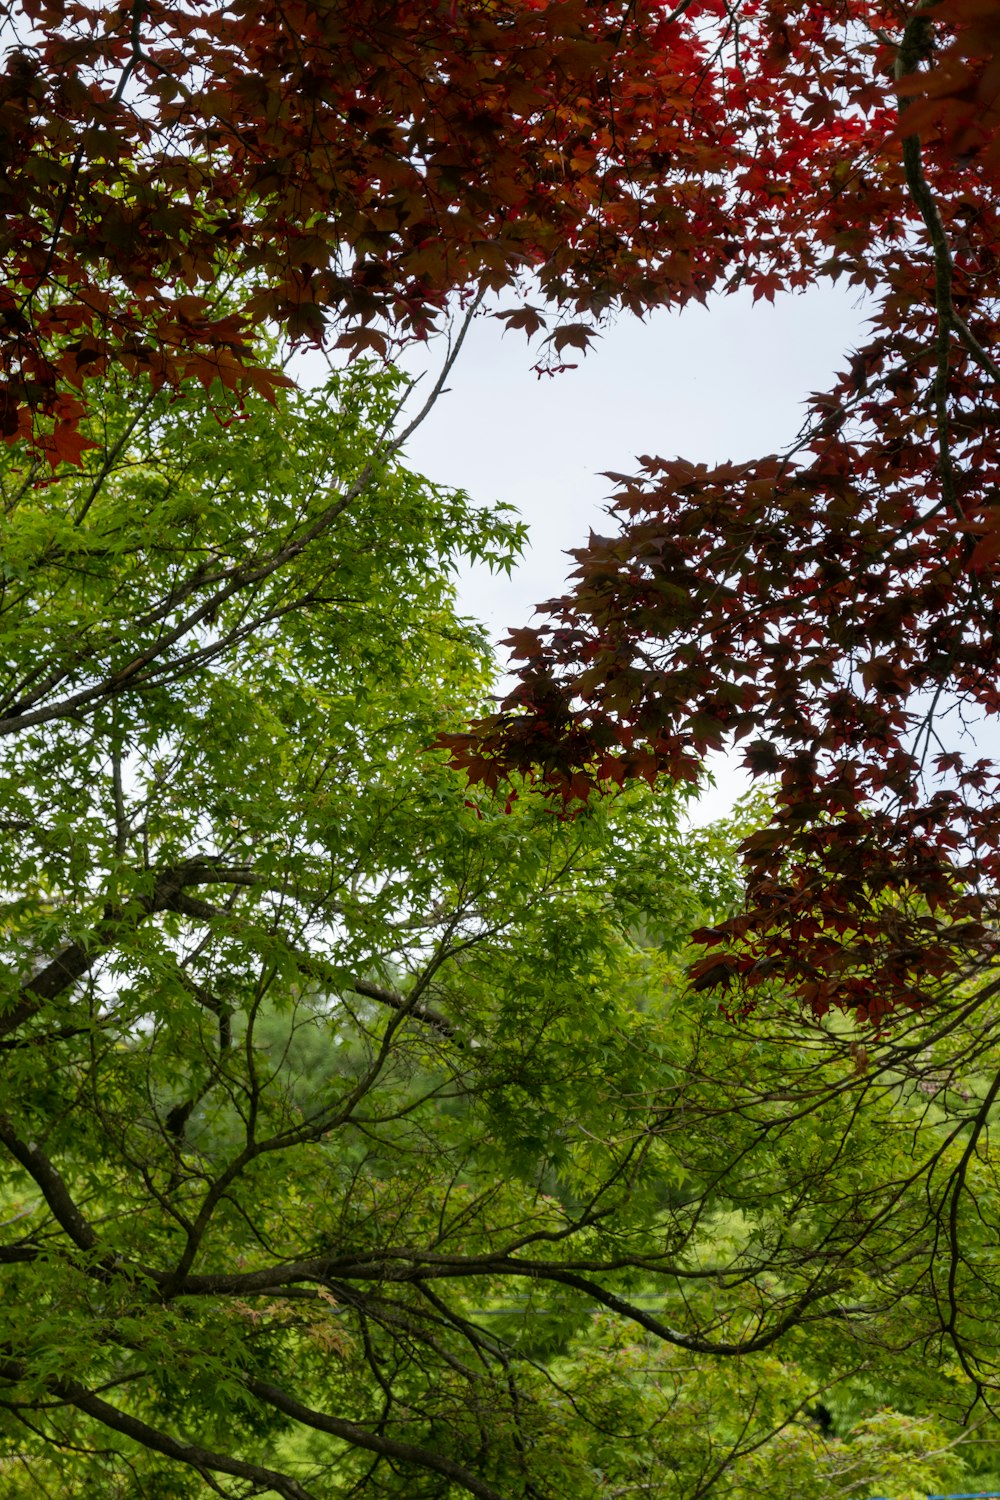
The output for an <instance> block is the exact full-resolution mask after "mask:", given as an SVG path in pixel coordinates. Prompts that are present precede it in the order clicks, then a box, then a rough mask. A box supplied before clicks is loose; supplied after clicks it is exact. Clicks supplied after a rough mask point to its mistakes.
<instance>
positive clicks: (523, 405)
mask: <svg viewBox="0 0 1000 1500" xmlns="http://www.w3.org/2000/svg"><path fill="white" fill-rule="evenodd" d="M864 315H865V314H864V309H863V307H862V304H861V300H860V298H859V295H858V292H857V290H856V289H848V288H846V287H835V286H824V287H820V288H816V289H813V290H812V291H810V292H808V293H805V294H802V295H799V296H790V295H785V296H782V297H779V298H777V299H776V301H775V303H774V305H773V306H772V305H771V304H768V303H766V302H757V303H753V302H752V300H751V298H750V295H749V293H745V294H736V295H734V296H731V297H727V298H716V299H713V300H712V301H711V302H710V304H709V306H708V307H707V308H702V307H697V306H692V307H689V308H687V309H685V311H684V312H683V313H681V314H677V313H665V312H660V313H656V314H654V315H652V316H651V317H650V318H648V319H647V320H646V321H645V322H639V320H638V319H636V318H632V317H623V318H621V319H620V320H619V321H618V322H617V323H616V324H614V325H613V326H612V327H610V328H607V329H606V330H605V331H604V334H603V336H602V338H601V339H600V340H598V341H597V342H596V343H595V345H594V346H593V348H592V351H591V352H590V353H589V354H588V355H586V356H582V355H580V356H577V355H575V354H568V355H567V356H566V357H568V358H579V367H578V368H577V369H575V370H568V371H566V372H564V373H563V374H561V375H557V376H555V377H551V378H550V377H548V376H542V377H541V378H539V377H538V376H536V375H535V374H534V373H533V371H532V369H531V366H532V364H533V363H534V361H535V360H536V359H537V358H538V354H537V352H536V351H535V350H534V346H532V348H529V347H528V346H527V345H526V343H525V340H524V337H523V335H521V334H518V333H516V332H511V333H508V334H507V335H506V336H504V335H503V329H502V325H501V324H500V323H498V322H497V321H496V319H493V318H489V317H483V318H477V320H476V321H475V323H474V324H473V326H472V328H471V329H470V331H469V334H468V337H467V339H466V342H465V346H464V348H463V349H462V352H461V354H460V356H459V359H458V363H457V364H456V367H455V370H454V372H453V375H452V378H451V381H450V388H449V390H448V391H447V393H446V394H443V395H442V396H441V398H440V399H439V401H438V402H437V404H436V406H435V407H434V409H433V411H432V412H431V413H430V414H429V416H428V417H427V419H426V421H425V422H424V423H423V425H422V426H421V427H420V429H419V430H418V431H417V432H416V433H415V434H414V435H413V437H412V438H411V439H410V441H409V443H408V444H407V447H406V459H407V462H408V464H409V465H410V466H412V467H413V468H415V469H417V470H419V471H420V472H421V473H423V474H426V475H427V477H428V478H430V479H433V480H436V481H438V482H439V483H444V484H450V485H455V486H458V487H460V488H462V489H465V490H468V491H469V493H470V494H471V495H472V497H473V499H475V500H477V501H479V502H480V503H483V504H486V503H490V502H493V501H498V500H499V501H503V502H505V503H507V504H510V505H512V506H514V507H515V508H516V509H517V510H518V511H519V512H520V513H521V515H522V517H523V518H524V520H525V521H526V522H527V523H528V526H529V528H530V533H531V543H530V546H529V548H528V550H527V551H526V553H525V556H524V558H523V560H522V562H521V564H520V566H519V567H517V568H516V569H515V570H514V572H513V575H512V576H511V577H510V578H507V577H506V576H505V575H503V574H499V575H491V574H490V572H489V570H488V569H487V568H485V567H475V568H472V567H469V568H467V569H465V570H464V571H463V572H462V574H461V575H460V579H459V603H460V607H461V609H462V611H463V612H464V613H466V614H469V615H472V616H474V617H475V618H477V619H479V620H483V621H484V622H485V623H486V625H487V627H488V629H489V632H490V635H491V637H492V638H493V640H494V642H498V641H499V640H500V639H502V637H503V636H504V635H505V634H506V632H507V630H508V629H510V627H511V626H515V625H525V624H528V623H529V622H530V620H531V617H532V614H533V612H534V609H535V606H536V605H537V604H539V603H541V602H543V601H544V600H546V599H550V598H552V597H554V596H556V595H559V594H561V593H563V592H565V579H566V575H567V573H568V571H569V570H570V568H571V567H572V566H573V564H572V560H571V559H570V558H568V557H566V555H565V553H566V551H567V549H569V548H571V547H579V546H582V545H583V544H584V543H585V542H586V540H587V534H588V532H589V530H590V529H591V527H593V529H594V530H595V531H598V532H603V533H604V534H608V533H609V531H610V530H611V524H610V523H609V521H608V518H607V516H606V515H605V512H604V504H605V501H606V499H607V497H608V496H609V494H610V493H611V490H612V485H611V482H610V481H609V480H607V479H605V478H602V477H601V475H602V471H604V470H614V471H618V472H620V473H625V474H630V473H633V472H635V471H636V469H637V468H638V464H637V462H636V459H637V455H639V454H658V455H660V456H662V457H666V458H673V457H675V456H678V455H679V456H681V457H684V458H688V459H691V460H694V461H696V462H704V463H718V462H723V461H725V460H727V459H734V460H744V459H751V458H758V457H761V456H763V455H764V454H766V453H771V452H776V451H780V450H781V449H783V448H785V447H787V446H788V445H789V443H790V442H791V441H792V440H793V439H794V437H795V435H796V433H797V432H798V430H799V426H800V424H801V421H802V417H803V402H804V400H805V398H806V397H807V395H808V394H809V392H810V391H814V390H826V389H828V388H829V387H830V386H831V385H832V384H833V375H834V372H835V371H836V370H838V369H840V368H842V367H843V363H844V356H845V353H846V351H847V350H849V349H850V348H852V347H853V346H855V345H856V344H857V343H858V342H859V341H860V339H861V332H862V324H863V321H864ZM429 353H430V354H431V356H432V357H433V362H432V363H430V364H429V365H428V369H429V371H431V372H433V371H434V370H435V368H439V362H440V357H441V349H440V346H438V347H435V346H434V345H433V344H432V345H431V347H430V350H429ZM408 363H409V365H410V367H411V368H413V369H419V368H420V366H419V364H418V363H417V362H416V360H414V359H412V358H411V359H410V360H409V361H408ZM432 379H433V374H432V373H431V374H428V376H427V377H426V380H425V381H424V382H421V387H418V393H417V394H415V396H414V398H413V401H414V409H416V407H417V405H418V403H419V399H420V395H419V392H420V391H421V390H422V388H423V387H425V386H429V384H430V382H431V381H432ZM499 656H500V659H501V662H502V660H503V653H502V652H501V653H499ZM710 764H711V770H712V773H713V775H714V776H715V778H716V783H717V784H716V787H715V788H714V789H712V790H710V791H708V792H706V793H705V795H704V796H703V797H702V799H701V800H700V802H699V804H698V806H697V808H696V809H695V811H694V814H693V821H694V822H695V823H703V822H708V821H711V820H712V819H713V818H717V817H722V816H724V815H725V814H726V813H727V812H728V811H729V810H730V808H731V806H732V803H733V801H734V800H735V798H736V797H738V796H739V795H740V794H741V793H742V792H744V791H745V790H747V788H748V787H749V785H750V778H749V777H748V776H747V775H746V774H745V773H744V772H743V771H742V769H741V768H740V765H739V755H738V754H736V755H730V756H726V755H722V756H714V757H712V758H711V762H710Z"/></svg>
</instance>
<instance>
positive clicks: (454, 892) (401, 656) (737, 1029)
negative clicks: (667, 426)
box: [0, 364, 1000, 1500]
mask: <svg viewBox="0 0 1000 1500" xmlns="http://www.w3.org/2000/svg"><path fill="white" fill-rule="evenodd" d="M400 390H401V382H400V380H399V378H398V377H395V376H392V375H391V374H388V373H385V372H381V373H376V372H374V371H372V370H371V369H366V368H364V367H363V366H361V365H357V364H356V365H355V366H354V367H353V370H352V371H351V373H350V374H349V375H348V376H344V375H341V376H339V377H337V378H336V379H333V380H331V382H330V383H329V384H328V385H327V386H326V387H325V388H322V389H318V390H316V391H313V392H311V393H308V394H301V393H295V394H291V395H289V394H286V393H284V392H281V393H278V397H277V400H276V403H275V405H274V406H271V405H269V404H268V403H267V402H265V401H263V400H262V399H260V398H258V397H253V396H251V397H248V415H247V418H246V420H245V421H242V422H239V423H235V424H233V425H232V426H231V427H230V428H228V429H224V428H222V427H221V426H220V425H219V423H218V421H217V419H216V415H215V412H214V409H213V408H214V402H215V399H216V398H215V396H214V395H213V394H212V393H207V394H206V393H205V392H203V391H202V390H201V389H200V388H199V386H198V384H197V382H191V381H189V382H187V384H186V385H185V386H184V387H183V388H182V389H181V391H180V392H179V393H177V394H173V393H171V392H169V391H166V390H161V391H160V392H158V393H152V392H151V391H150V389H149V385H148V383H147V382H142V381H140V382H132V381H131V380H129V379H127V378H126V377H125V376H124V375H123V374H122V372H120V371H118V372H115V374H114V377H113V378H111V379H109V380H108V381H107V382H106V383H105V385H104V387H103V388H102V389H101V390H99V391H95V393H94V397H93V401H94V408H93V410H92V413H91V416H90V417H89V418H88V419H87V422H86V425H85V427H84V429H83V430H84V434H85V436H86V437H87V438H88V440H89V441H90V442H92V443H93V444H94V446H93V447H91V448H86V449H85V450H84V451H83V455H82V462H81V463H80V464H76V465H71V464H63V465H60V466H59V468H58V469H57V470H56V472H55V473H54V474H52V475H48V474H46V473H45V471H44V469H43V470H42V471H41V474H40V473H39V466H38V463H37V459H36V458H33V456H32V454H31V453H30V451H29V450H28V449H27V448H26V447H25V446H23V445H22V446H21V447H18V446H12V447H8V448H5V449H3V450H2V451H0V500H2V508H3V514H4V518H5V532H4V548H3V561H4V571H3V575H2V578H0V646H2V650H0V664H2V665H0V735H2V737H3V742H4V758H3V763H2V766H0V960H2V963H0V1290H2V1296H0V1488H2V1491H3V1494H4V1496H5V1500H6V1497H8V1496H9V1497H10V1500H45V1497H51V1496H52V1495H54V1494H58V1495H60V1496H66V1497H67V1500H74V1497H77V1496H79V1497H90V1496H94V1495H98V1496H100V1497H101V1500H104V1497H108V1500H118V1497H120V1500H164V1497H167V1496H169V1497H170V1500H206V1497H208V1496H219V1495H223V1496H227V1497H229V1500H248V1497H249V1496H250V1495H253V1494H258V1495H262V1494H271V1495H277V1496H282V1497H285V1500H343V1497H345V1496H348V1495H351V1494H355V1495H358V1494H361V1495H365V1496H366V1497H371V1500H404V1497H405V1500H413V1497H422V1500H423V1497H426V1500H457V1497H458V1496H460V1495H465V1494H473V1495H476V1496H479V1497H481V1500H568V1497H569V1500H609V1496H614V1495H615V1494H621V1493H622V1492H628V1491H629V1490H636V1489H638V1490H641V1492H642V1493H643V1494H644V1495H648V1496H650V1497H651V1500H706V1497H708V1496H710V1495H712V1494H718V1493H720V1492H723V1493H725V1495H726V1496H727V1497H732V1500H761V1497H764V1500H787V1496H788V1493H789V1485H792V1486H793V1487H794V1488H796V1489H800V1490H801V1491H802V1492H804V1493H806V1492H807V1493H809V1494H810V1495H814V1496H816V1497H817V1500H842V1497H843V1495H844V1492H845V1486H850V1487H851V1492H852V1493H853V1492H854V1487H855V1486H857V1487H858V1490H859V1492H861V1493H885V1494H894V1495H903V1494H906V1493H911V1494H912V1493H921V1492H925V1491H927V1490H928V1489H937V1490H941V1489H943V1488H946V1487H954V1488H959V1487H960V1485H959V1483H958V1481H959V1480H960V1479H962V1480H968V1481H969V1487H973V1488H985V1486H986V1483H987V1482H991V1481H992V1478H993V1469H992V1462H993V1460H992V1456H991V1448H990V1445H991V1442H994V1441H995V1432H996V1425H995V1422H994V1421H992V1420H989V1419H987V1418H986V1417H981V1414H979V1413H977V1418H976V1420H977V1421H979V1424H980V1425H979V1429H977V1428H976V1426H975V1425H972V1426H970V1425H969V1424H968V1423H967V1421H966V1418H967V1413H968V1408H969V1406H970V1404H972V1403H974V1402H975V1399H976V1397H977V1396H978V1395H980V1394H982V1395H983V1396H984V1398H985V1399H989V1398H990V1397H991V1393H992V1394H993V1395H995V1391H996V1370H995V1365H996V1328H997V1326H998V1324H1000V1280H998V1277H997V1274H996V1267H995V1255H994V1249H995V1244H996V1237H997V1233H998V1230H1000V1225H998V1214H997V1203H998V1200H997V1195H996V1186H995V1183H996V1170H997V1163H996V1161H995V1160H994V1157H995V1154H996V1152H995V1146H994V1145H993V1144H992V1143H991V1140H990V1131H989V1125H990V1112H991V1107H992V1101H993V1098H994V1097H995V1085H994V1084H993V1083H992V1082H991V1080H992V1078H993V1077H994V1076H995V1074H996V1063H997V1052H998V1048H997V1041H996V1029H997V1028H996V1022H997V1007H996V1003H995V1000H994V1001H991V999H990V997H989V996H988V995H986V996H984V995H982V994H978V993H972V992H970V993H968V994H966V995H964V996H963V997H962V998H961V1000H960V1001H959V1002H957V1003H956V1004H954V1005H953V1006H952V1007H951V1009H950V1010H949V1011H948V1012H947V1013H946V1014H945V1015H933V1016H929V1017H926V1018H924V1017H921V1018H916V1019H914V1021H913V1023H912V1025H911V1027H910V1029H909V1031H908V1032H906V1031H905V1030H904V1031H902V1032H901V1033H899V1034H896V1035H894V1036H893V1037H892V1038H890V1039H887V1040H885V1041H884V1042H883V1043H879V1044H876V1043H874V1042H872V1041H871V1039H868V1040H869V1043H870V1046H869V1053H870V1055H869V1057H868V1061H867V1063H866V1066H865V1067H864V1068H861V1067H859V1066H858V1062H859V1043H858V1037H857V1035H855V1033H854V1032H853V1031H852V1030H851V1028H850V1027H849V1026H848V1025H847V1024H846V1022H845V1020H844V1018H843V1017H839V1016H838V1017H834V1018H832V1020H831V1022H830V1023H829V1024H827V1025H826V1026H821V1025H820V1024H818V1023H817V1022H815V1021H814V1020H813V1019H812V1018H810V1017H802V1016H799V1017H797V1018H796V1019H795V1020H794V1022H792V1023H790V1024H789V1025H787V1026H784V1027H780V1028H779V1027H776V1026H775V1025H774V1024H773V1020H772V1018H770V1017H766V1018H765V1017H758V1018H755V1019H754V1020H752V1021H750V1022H748V1023H747V1024H745V1025H742V1026H741V1025H734V1024H732V1023H730V1022H729V1021H728V1020H726V1018H725V1017H723V1016H721V1015H720V1014H719V1010H718V1006H717V1004H716V1003H715V1001H714V998H713V997H711V996H708V995H703V994H700V993H698V992H692V991H690V989H689V988H688V986H687V985H686V984H685V982H684V977H683V954H684V948H685V944H686V938H687V933H688V931H689V930H690V928H691V926H692V925H693V924H695V923H696V922H697V921H698V920H705V919H707V918H710V917H712V916H715V915H722V914H724V913H725V912H726V911H728V910H730V909H731V908H732V906H733V905H734V903H735V902H736V901H737V899H738V895H739V881H738V879H737V875H736V872H735V870H734V868H733V864H732V860H731V856H730V853H729V845H730V836H729V834H728V832H727V831H726V830H721V831H718V832H707V833H703V834H701V835H692V834H690V833H689V832H685V831H684V829H683V827H682V825H681V820H680V810H681V808H680V802H681V799H680V798H679V797H678V795H677V793H676V791H675V790H674V789H673V788H671V787H669V786H661V787H658V788H656V789H655V790H652V789H649V788H647V787H644V786H641V785H639V786H633V787H629V788H626V789H625V790H624V791H621V792H618V793H617V794H616V795H615V796H613V797H609V798H606V799H603V800H601V801H599V802H597V803H596V804H595V805H594V806H593V807H591V808H589V809H588V811H587V813H586V815H585V816H583V817H580V818H576V819H572V820H570V819H559V818H554V817H553V816H552V810H551V806H550V803H549V800H548V797H547V796H546V793H545V789H544V787H541V786H537V785H536V786H533V785H531V784H530V783H528V782H526V783H524V784H522V785H521V786H520V787H519V789H518V795H517V797H516V798H512V799H511V800H510V802H509V804H508V805H505V804H504V802H503V801H501V800H500V799H497V798H494V797H493V796H491V795H490V794H489V793H488V792H485V791H484V790H483V789H481V788H470V787H469V785H468V784H467V782H466V780H465V778H463V777H462V776H460V775H457V774H456V773H455V772H454V770H453V769H451V768H450V767H449V765H448V764H447V758H446V757H445V756H444V755H443V754H441V753H428V751H427V748H426V747H427V744H428V741H429V740H430V739H431V738H432V737H433V735H434V733H435V731H436V730H438V729H439V728H441V727H442V726H458V725H460V724H461V723H462V722H463V720H465V719H467V717H468V716H469V715H470V714H471V713H473V712H475V711H476V708H477V706H478V705H479V704H481V703H482V701H483V700H484V696H485V695H486V694H487V693H488V692H489V690H490V686H491V675H490V662H489V652H488V650H487V646H486V642H485V638H484V636H483V635H482V633H481V632H480V631H479V630H478V629H477V628H476V627H475V625H474V624H472V623H471V622H469V621H467V620H464V619H462V618H461V617H460V615H459V614H458V612H457V607H456V598H455V584H454V577H453V573H454V568H455V566H456V564H457V562H458V560H459V558H461V557H463V556H472V557H476V558H479V559H480V560H486V561H491V562H492V563H493V564H494V565H495V566H500V567H503V566H506V565H508V564H509V563H510V562H511V560H512V558H513V555H514V553H515V551H516V549H517V547H518V545H519V543H520V542H521V541H522V539H523V532H522V530H521V528H520V527H519V526H518V525H517V523H516V522H514V521H513V519H512V517H511V516H510V514H509V513H508V512H505V511H504V510H503V509H502V508H501V507H498V508H495V509H492V510H479V509H477V508H476V507H475V506H474V505H472V503H471V502H470V501H469V499H468V497H466V496H464V495H462V494H460V493H452V492H450V491H447V490H443V489H441V488H440V487H438V486H435V485H433V484H431V483H429V482H428V481H426V480H423V479H421V478H420V477H419V476H417V475H414V474H413V473H411V472H409V471H408V470H407V468H406V467H405V465H404V464H403V463H402V461H401V459H400V456H399V450H398V447H396V446H394V445H393V443H391V442H388V441H387V439H386V431H387V427H391V424H392V423H393V422H394V421H398V420H400V419H399V415H398V410H397V408H398V401H399V395H400ZM946 1338H950V1339H951V1340H952V1343H953V1345H954V1349H955V1351H957V1352H956V1353H955V1354H954V1356H953V1355H952V1354H951V1353H949V1351H948V1348H947V1346H946V1344H945V1339H946ZM928 1351H931V1357H928ZM938 1352H940V1353H941V1355H942V1358H941V1359H940V1360H939V1359H937V1358H935V1357H933V1356H934V1355H936V1354H937V1353H938ZM820 1398H821V1399H822V1401H823V1402H824V1403H825V1407H824V1409H825V1411H826V1426H827V1429H828V1430H827V1431H821V1430H820V1427H819V1425H818V1423H817V1421H816V1419H815V1418H814V1417H813V1416H812V1415H810V1413H811V1412H812V1411H813V1409H814V1407H815V1404H816V1402H817V1401H818V1400H819V1399H820ZM980 1418H981V1419H980ZM970 1439H973V1440H975V1439H981V1448H980V1450H979V1451H978V1452H974V1451H973V1448H972V1442H971V1441H970ZM980 1478H981V1479H982V1481H983V1482H982V1483H981V1484H979V1483H975V1482H974V1481H975V1480H977V1479H980Z"/></svg>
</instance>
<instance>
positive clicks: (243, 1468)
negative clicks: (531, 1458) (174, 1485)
mask: <svg viewBox="0 0 1000 1500" xmlns="http://www.w3.org/2000/svg"><path fill="white" fill-rule="evenodd" d="M28 1374H29V1371H28V1368H27V1366H25V1365H23V1364H21V1363H20V1362H19V1361H18V1360H12V1359H8V1360H3V1361H0V1379H4V1380H9V1381H11V1382H17V1381H21V1380H24V1379H25V1378H26V1377H27V1375H28ZM49 1389H50V1390H51V1391H52V1393H53V1394H54V1395H55V1396H57V1397H58V1398H59V1399H60V1400H61V1401H65V1402H66V1403H67V1404H68V1405H70V1406H75V1407H76V1409H77V1411H82V1412H86V1414H87V1415H88V1416H89V1417H93V1418H94V1420H95V1421H97V1422H100V1423H101V1425H102V1426H103V1427H109V1428H110V1429H111V1430H112V1432H120V1433H122V1434H123V1435H124V1436H125V1437H128V1438H131V1439H132V1441H133V1442H135V1443H139V1444H141V1446H142V1447H144V1448H148V1449H150V1450H151V1451H152V1452H154V1453H162V1454H163V1455H164V1456H165V1457H166V1458H172V1459H175V1460H176V1461H177V1462H178V1463H182V1464H187V1465H188V1466H189V1467H190V1468H192V1469H195V1470H196V1471H197V1472H198V1473H200V1474H206V1473H213V1472H214V1473H216V1474H232V1475H233V1476H234V1477H235V1478H237V1479H249V1480H250V1481H251V1482H252V1483H253V1484H255V1485H258V1486H259V1487H260V1488H261V1489H271V1490H274V1491H275V1492H276V1493H277V1494H279V1495H282V1496H283V1497H284V1500H316V1497H315V1496H314V1494H313V1493H312V1492H311V1491H310V1490H307V1489H305V1488H304V1487H303V1486H302V1485H301V1484H299V1482H298V1480H297V1479H293V1478H292V1476H291V1475H289V1474H281V1473H279V1472H278V1471H277V1470H275V1469H266V1468H264V1467H263V1465H261V1464H251V1463H246V1462H244V1461H243V1460H242V1459H239V1458H231V1457H230V1456H229V1455H228V1454H225V1453H216V1452H214V1451H213V1450H212V1449H211V1448H203V1447H202V1446H201V1445H200V1444H199V1443H182V1442H179V1441H178V1439H177V1438H174V1437H171V1436H170V1435H169V1433H166V1432H161V1431H160V1429H159V1428H157V1427H151V1426H150V1425H149V1423H148V1422H143V1421H140V1419H139V1418H138V1417H133V1416H130V1415H129V1414H128V1413H127V1412H124V1411H121V1410H120V1409H119V1408H118V1407H117V1406H112V1405H111V1403H110V1402H108V1401H105V1400H104V1399H103V1398H102V1397H100V1396H95V1395H94V1394H93V1393H92V1392H91V1391H88V1390H87V1389H86V1387H85V1386H82V1385H80V1384H78V1383H77V1382H76V1381H75V1380H52V1381H50V1382H49ZM497 1500H499V1497H497Z"/></svg>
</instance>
